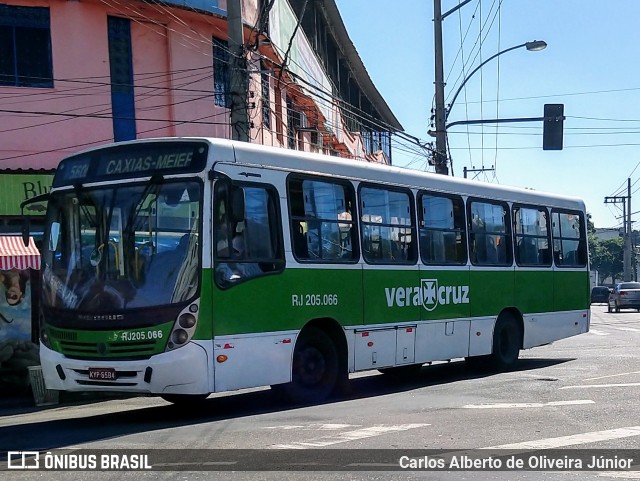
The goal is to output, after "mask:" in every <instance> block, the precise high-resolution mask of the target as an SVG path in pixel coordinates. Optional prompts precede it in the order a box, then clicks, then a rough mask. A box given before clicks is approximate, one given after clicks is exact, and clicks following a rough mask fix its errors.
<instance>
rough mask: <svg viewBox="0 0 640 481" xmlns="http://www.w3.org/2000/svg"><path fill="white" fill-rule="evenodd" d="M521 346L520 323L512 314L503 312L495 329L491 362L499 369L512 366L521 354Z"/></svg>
mask: <svg viewBox="0 0 640 481" xmlns="http://www.w3.org/2000/svg"><path fill="white" fill-rule="evenodd" d="M521 347H522V331H521V329H520V324H519V323H518V321H517V320H516V318H515V317H514V316H513V315H512V314H502V315H501V316H500V317H498V320H497V322H496V325H495V328H494V330H493V350H492V352H491V364H492V365H493V367H495V368H496V369H498V370H506V369H509V368H512V367H513V365H514V364H515V363H516V361H517V360H518V357H519V356H520V348H521Z"/></svg>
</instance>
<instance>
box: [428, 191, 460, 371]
mask: <svg viewBox="0 0 640 481" xmlns="http://www.w3.org/2000/svg"><path fill="white" fill-rule="evenodd" d="M417 206H418V225H419V238H420V257H421V261H422V263H421V267H420V279H419V285H420V293H421V305H420V319H421V320H422V321H423V322H422V323H421V324H420V326H419V327H418V330H417V334H416V361H418V362H426V361H434V360H442V359H452V358H454V357H463V356H467V355H468V349H469V327H470V321H469V316H470V301H471V299H472V296H471V294H472V292H471V289H470V277H469V267H468V265H467V239H466V234H465V212H464V202H463V200H462V197H460V196H456V195H445V194H440V193H433V192H420V193H419V194H418V198H417Z"/></svg>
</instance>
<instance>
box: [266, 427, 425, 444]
mask: <svg viewBox="0 0 640 481" xmlns="http://www.w3.org/2000/svg"><path fill="white" fill-rule="evenodd" d="M425 426H430V424H398V425H395V426H393V425H390V426H384V425H382V426H371V427H369V428H362V429H356V430H355V431H346V432H344V433H340V434H336V435H335V436H326V437H322V438H318V439H315V440H311V441H301V442H293V443H289V444H274V445H272V446H269V448H270V449H308V448H323V447H326V446H331V445H333V444H339V443H346V442H349V441H357V440H359V439H365V438H371V437H374V436H381V435H383V434H387V433H395V432H400V431H407V430H409V429H416V428H422V427H425Z"/></svg>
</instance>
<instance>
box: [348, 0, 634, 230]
mask: <svg viewBox="0 0 640 481" xmlns="http://www.w3.org/2000/svg"><path fill="white" fill-rule="evenodd" d="M336 3H337V5H338V8H339V10H340V13H341V15H342V18H343V21H344V24H345V26H346V28H347V31H348V32H349V35H350V37H351V40H352V41H353V43H354V45H355V47H356V50H357V51H358V53H359V54H360V57H361V58H362V60H363V63H364V65H365V67H366V69H367V71H368V72H369V75H370V76H371V79H372V80H373V83H374V84H375V85H376V87H377V88H378V90H379V91H380V93H381V94H382V96H383V98H384V99H385V100H386V102H387V103H388V105H389V106H390V108H391V110H392V111H393V113H394V114H395V116H396V117H397V118H398V120H399V121H400V123H401V124H402V125H403V127H404V129H405V132H407V133H408V134H411V135H413V136H415V137H418V138H420V139H421V140H424V141H433V140H434V139H432V138H430V137H429V136H428V134H427V131H428V130H429V129H430V128H431V127H430V125H429V124H430V116H431V108H432V104H433V96H434V84H433V82H434V49H433V21H432V20H433V2H432V1H431V0H396V1H390V0H336ZM458 3H460V2H459V0H442V11H443V13H444V12H446V11H448V10H450V9H451V8H453V7H455V6H456V5H457V4H458ZM531 40H544V41H545V42H547V44H548V47H547V48H546V49H545V50H543V51H541V52H529V51H527V50H525V49H524V48H521V49H517V50H513V51H511V52H507V53H505V54H504V55H500V56H499V57H497V58H496V59H494V60H492V61H490V62H489V63H487V64H486V65H485V66H484V67H482V69H480V70H479V71H478V72H477V73H475V74H474V75H473V76H472V77H470V78H469V81H468V82H467V84H466V87H465V88H464V89H463V90H462V91H461V93H460V95H459V97H458V98H457V100H456V102H455V104H454V106H453V107H452V109H451V112H450V114H449V119H448V121H449V122H453V121H457V120H466V119H469V120H476V119H490V118H516V117H542V115H543V108H544V104H545V103H562V104H564V106H565V107H564V108H565V110H564V111H565V116H566V120H565V123H564V149H563V150H562V151H543V150H542V122H534V123H518V124H502V125H500V126H498V127H497V126H495V125H490V124H483V125H478V126H469V127H465V126H460V127H453V128H451V129H450V130H449V132H448V137H449V145H450V148H451V155H452V158H453V171H454V174H455V175H456V176H459V177H462V175H463V168H464V167H465V166H466V167H467V168H473V167H475V168H476V169H478V168H482V167H484V168H491V167H492V166H495V171H488V172H483V173H480V174H471V173H470V174H469V176H470V177H471V176H472V175H478V179H481V180H486V181H490V182H499V183H501V184H510V185H516V186H520V187H526V188H531V189H535V190H540V191H549V192H556V193H562V194H567V195H572V196H577V197H581V198H583V199H584V200H585V202H586V204H587V211H588V212H590V213H591V215H592V217H593V221H594V223H595V225H596V227H598V228H603V227H618V226H621V222H622V220H621V215H622V205H621V204H605V203H604V198H605V196H613V195H618V196H626V194H627V190H626V188H627V178H631V183H632V188H631V192H632V196H631V197H632V206H631V211H632V213H635V212H638V213H637V214H635V215H633V217H632V220H634V221H636V220H640V165H639V164H640V78H639V76H638V73H639V71H640V69H639V60H640V58H639V57H640V56H639V55H638V45H640V1H638V0H617V1H615V2H603V1H602V0H599V1H596V0H560V1H559V0H472V1H471V2H470V3H468V4H467V5H465V6H464V7H462V8H461V9H460V10H458V11H457V12H455V13H453V14H451V15H449V16H448V17H447V18H446V19H445V20H444V23H443V44H444V48H443V50H444V72H445V79H446V82H447V84H446V87H445V98H446V101H445V102H446V103H447V104H448V103H449V102H450V101H451V97H452V95H453V93H454V92H455V91H456V90H457V88H458V86H459V85H460V82H461V81H462V79H463V78H466V75H468V74H469V73H470V72H471V71H472V70H473V69H474V68H475V67H476V66H477V65H479V64H480V63H481V62H482V61H483V60H486V59H488V58H489V57H491V56H492V55H494V54H495V53H497V52H499V51H502V50H504V49H507V48H509V47H512V46H515V45H519V44H522V43H524V42H527V41H531ZM393 148H394V150H393V155H394V158H393V163H394V164H395V165H399V166H410V167H412V168H417V169H426V170H433V167H430V166H428V165H426V161H425V158H423V157H419V156H417V155H415V154H411V153H407V151H406V148H403V146H402V145H396V144H395V143H394V144H393ZM636 167H637V169H636ZM634 229H640V225H638V224H634Z"/></svg>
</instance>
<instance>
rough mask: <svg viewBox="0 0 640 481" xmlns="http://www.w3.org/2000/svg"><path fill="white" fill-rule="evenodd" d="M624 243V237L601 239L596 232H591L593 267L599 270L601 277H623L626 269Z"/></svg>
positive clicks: (590, 251) (590, 250)
mask: <svg viewBox="0 0 640 481" xmlns="http://www.w3.org/2000/svg"><path fill="white" fill-rule="evenodd" d="M623 243H624V241H623V239H622V237H617V238H615V239H606V240H600V239H598V238H597V237H596V236H595V234H594V233H591V232H590V233H589V258H590V260H591V269H592V270H596V271H598V275H599V278H600V279H606V278H607V277H611V278H612V279H614V280H615V279H616V278H622V275H623V271H624V262H623V250H624V248H623Z"/></svg>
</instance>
